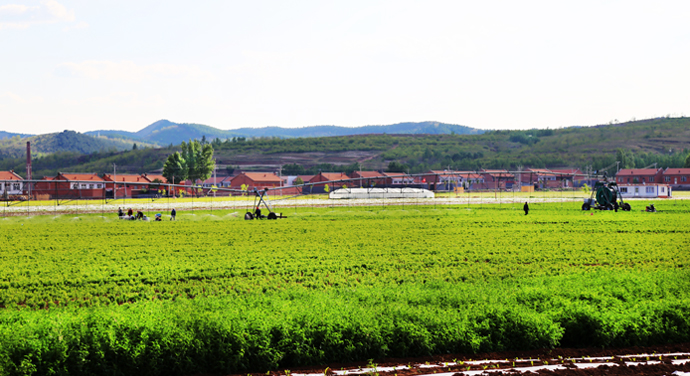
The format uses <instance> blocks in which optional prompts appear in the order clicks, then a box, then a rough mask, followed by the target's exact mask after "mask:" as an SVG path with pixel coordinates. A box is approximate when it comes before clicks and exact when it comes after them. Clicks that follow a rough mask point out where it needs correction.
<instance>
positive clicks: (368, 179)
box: [350, 171, 386, 188]
mask: <svg viewBox="0 0 690 376" xmlns="http://www.w3.org/2000/svg"><path fill="white" fill-rule="evenodd" d="M350 178H352V179H355V181H353V182H352V184H353V185H354V186H356V187H360V188H372V187H383V186H385V185H386V176H385V175H384V174H382V173H380V172H378V171H353V172H352V173H351V174H350Z"/></svg>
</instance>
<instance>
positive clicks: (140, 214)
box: [137, 210, 144, 219]
mask: <svg viewBox="0 0 690 376" xmlns="http://www.w3.org/2000/svg"><path fill="white" fill-rule="evenodd" d="M137 219H144V213H142V212H141V210H138V211H137Z"/></svg>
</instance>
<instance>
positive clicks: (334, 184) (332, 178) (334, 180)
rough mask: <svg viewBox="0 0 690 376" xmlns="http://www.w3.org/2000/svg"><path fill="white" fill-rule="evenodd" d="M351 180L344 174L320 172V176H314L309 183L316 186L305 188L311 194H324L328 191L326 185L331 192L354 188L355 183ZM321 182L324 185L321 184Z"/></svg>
mask: <svg viewBox="0 0 690 376" xmlns="http://www.w3.org/2000/svg"><path fill="white" fill-rule="evenodd" d="M343 180H345V181H343ZM349 180H350V177H349V176H347V175H345V173H342V172H319V174H318V175H314V177H313V178H311V179H309V183H316V184H313V185H311V186H307V187H305V190H309V193H324V192H325V191H326V185H328V190H329V191H332V190H334V189H337V188H340V187H342V186H347V187H352V186H353V184H354V183H352V182H350V181H349ZM320 182H324V183H322V184H319V183H320ZM303 191H304V190H303Z"/></svg>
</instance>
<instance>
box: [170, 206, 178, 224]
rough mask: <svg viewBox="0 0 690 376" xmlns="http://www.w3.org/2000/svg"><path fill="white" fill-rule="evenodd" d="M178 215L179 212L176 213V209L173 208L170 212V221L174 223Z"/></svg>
mask: <svg viewBox="0 0 690 376" xmlns="http://www.w3.org/2000/svg"><path fill="white" fill-rule="evenodd" d="M176 215H177V212H176V211H175V208H173V209H172V210H171V211H170V220H171V221H174V220H175V216H176Z"/></svg>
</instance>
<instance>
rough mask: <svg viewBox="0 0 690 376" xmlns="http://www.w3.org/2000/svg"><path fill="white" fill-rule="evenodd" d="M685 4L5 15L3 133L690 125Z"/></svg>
mask: <svg viewBox="0 0 690 376" xmlns="http://www.w3.org/2000/svg"><path fill="white" fill-rule="evenodd" d="M688 20H690V1H685V0H678V1H664V0H660V1H653V2H652V1H637V0H624V1H615V0H596V1H590V0H580V1H553V0H544V1H532V0H523V1H513V0H511V1H494V0H486V1H476V0H473V1H464V0H455V1H432V0H427V1H405V0H395V1H375V0H365V1H357V0H348V1H299V0H295V1H284V0H280V1H260V0H259V1H232V0H222V1H214V0H205V1H199V2H192V1H177V0H167V1H148V0H137V1H130V0H117V1H116V0H9V1H7V0H0V130H4V131H8V132H14V133H32V134H40V133H51V132H61V131H63V130H66V129H69V130H75V131H78V132H85V131H89V130H103V129H118V130H127V131H132V132H135V131H138V130H140V129H142V128H144V127H146V126H147V125H149V124H151V123H153V122H155V121H157V120H161V119H167V120H170V121H173V122H178V123H198V124H205V125H210V126H213V127H216V128H219V129H235V128H241V127H265V126H280V127H304V126H311V125H339V126H347V127H355V126H363V125H385V124H394V123H398V122H416V121H439V122H443V123H451V124H460V125H466V126H469V127H474V128H481V129H528V128H560V127H567V126H573V125H584V126H586V125H596V124H605V123H609V122H624V121H629V120H633V119H646V118H653V117H661V116H672V117H678V116H688V115H690V69H689V67H690V27H688Z"/></svg>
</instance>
